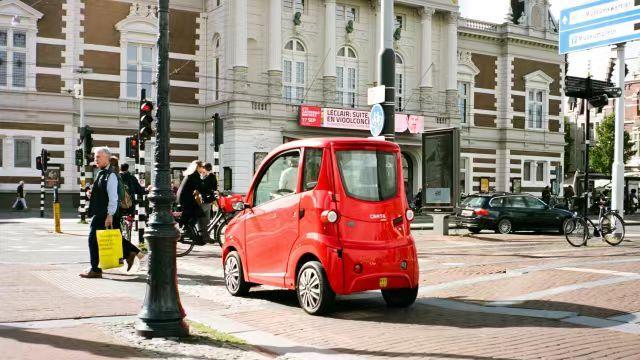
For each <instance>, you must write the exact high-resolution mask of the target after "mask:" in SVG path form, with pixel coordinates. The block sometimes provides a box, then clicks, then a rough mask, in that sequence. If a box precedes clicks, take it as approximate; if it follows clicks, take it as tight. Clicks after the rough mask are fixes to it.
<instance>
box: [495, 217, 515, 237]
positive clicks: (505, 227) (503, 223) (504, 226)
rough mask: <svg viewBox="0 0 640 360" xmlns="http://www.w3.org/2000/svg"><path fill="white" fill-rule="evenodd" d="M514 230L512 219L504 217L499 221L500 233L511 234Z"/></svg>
mask: <svg viewBox="0 0 640 360" xmlns="http://www.w3.org/2000/svg"><path fill="white" fill-rule="evenodd" d="M512 231H513V225H512V224H511V220H509V219H502V220H500V221H499V222H498V232H499V233H500V234H509V233H511V232H512Z"/></svg>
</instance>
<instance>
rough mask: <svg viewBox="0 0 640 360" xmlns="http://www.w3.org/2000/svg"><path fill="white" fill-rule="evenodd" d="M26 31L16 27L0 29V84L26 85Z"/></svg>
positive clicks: (7, 85) (20, 86)
mask: <svg viewBox="0 0 640 360" xmlns="http://www.w3.org/2000/svg"><path fill="white" fill-rule="evenodd" d="M26 79H27V33H26V31H21V30H16V29H0V86H3V87H9V88H24V87H26V86H27V84H26Z"/></svg>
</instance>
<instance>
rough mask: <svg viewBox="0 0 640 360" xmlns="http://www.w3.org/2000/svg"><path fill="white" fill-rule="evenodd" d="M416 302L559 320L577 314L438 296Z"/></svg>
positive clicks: (464, 309) (454, 308)
mask: <svg viewBox="0 0 640 360" xmlns="http://www.w3.org/2000/svg"><path fill="white" fill-rule="evenodd" d="M416 302H418V303H420V304H423V305H431V306H435V307H439V308H443V309H450V310H458V311H469V312H478V313H487V314H500V315H514V316H528V317H537V318H545V319H553V320H560V319H565V318H569V317H575V316H577V315H578V314H577V313H575V312H570V311H553V310H536V309H522V308H510V307H501V306H495V307H489V306H484V305H477V304H470V303H466V302H461V301H454V300H447V299H438V298H426V299H424V298H423V299H418V300H416Z"/></svg>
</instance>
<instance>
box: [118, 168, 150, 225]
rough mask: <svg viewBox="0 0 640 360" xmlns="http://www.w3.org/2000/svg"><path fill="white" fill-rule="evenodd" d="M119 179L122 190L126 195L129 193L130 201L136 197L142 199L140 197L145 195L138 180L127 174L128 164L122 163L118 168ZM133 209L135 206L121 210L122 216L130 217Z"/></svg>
mask: <svg viewBox="0 0 640 360" xmlns="http://www.w3.org/2000/svg"><path fill="white" fill-rule="evenodd" d="M120 179H122V183H123V185H124V189H125V191H127V193H129V196H130V197H131V200H134V199H135V198H136V195H137V196H138V199H139V200H140V199H142V196H143V195H145V194H146V193H147V192H146V191H145V189H144V188H143V187H142V186H141V185H140V183H139V182H138V179H136V177H135V176H133V175H132V174H131V173H130V172H129V164H127V163H124V164H122V166H120ZM134 209H135V205H134V206H132V207H130V208H129V209H123V210H124V211H123V213H122V215H130V214H132V213H133V212H134Z"/></svg>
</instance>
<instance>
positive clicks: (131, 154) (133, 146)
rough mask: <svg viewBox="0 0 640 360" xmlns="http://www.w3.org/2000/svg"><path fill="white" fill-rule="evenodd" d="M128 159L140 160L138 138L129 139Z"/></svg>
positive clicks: (131, 137) (127, 144)
mask: <svg viewBox="0 0 640 360" xmlns="http://www.w3.org/2000/svg"><path fill="white" fill-rule="evenodd" d="M126 146H127V149H126V150H127V157H128V158H132V159H137V158H138V136H137V135H136V136H130V137H127V143H126Z"/></svg>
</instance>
